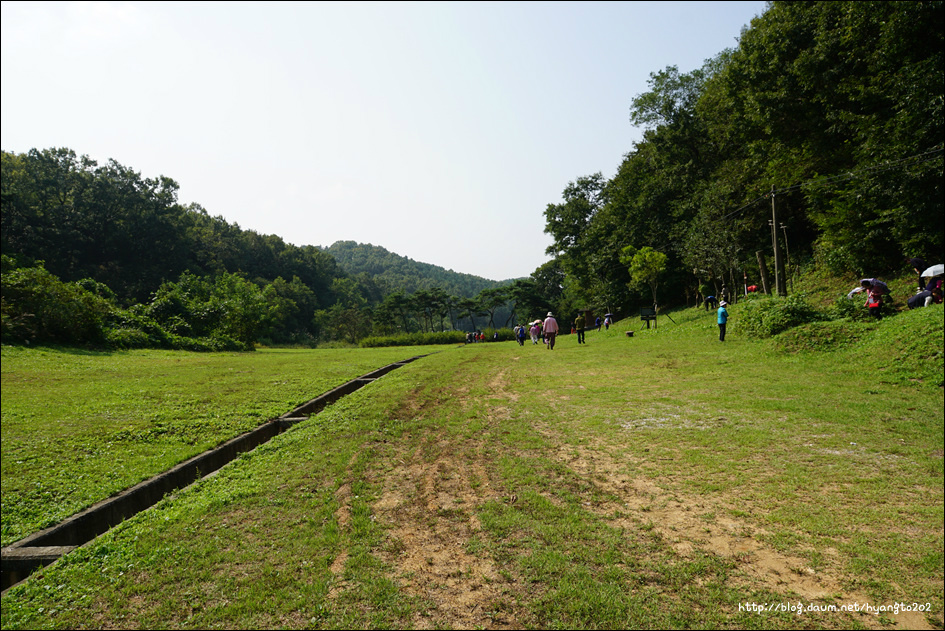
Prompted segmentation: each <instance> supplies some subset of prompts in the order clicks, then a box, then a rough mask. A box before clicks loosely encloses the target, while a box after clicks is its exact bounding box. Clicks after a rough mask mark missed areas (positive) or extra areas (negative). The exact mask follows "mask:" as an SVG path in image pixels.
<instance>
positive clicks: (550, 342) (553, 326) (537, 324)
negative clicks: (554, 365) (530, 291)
mask: <svg viewBox="0 0 945 631" xmlns="http://www.w3.org/2000/svg"><path fill="white" fill-rule="evenodd" d="M558 331H559V327H558V321H557V320H556V319H555V317H554V315H553V314H552V313H551V312H550V311H549V312H548V315H547V316H545V319H544V320H535V321H534V322H532V323H531V324H528V325H525V324H520V325H518V326H517V327H515V339H516V340H517V341H518V345H519V346H525V337H526V335H529V334H530V335H531V338H532V344H538V340H539V339H540V340H542V341H543V342H544V344H545V346H546V348H548V350H552V351H553V350H554V349H555V339H556V338H557V337H558ZM583 337H584V332H583V331H582V332H581V338H582V339H581V340H580V341H583Z"/></svg>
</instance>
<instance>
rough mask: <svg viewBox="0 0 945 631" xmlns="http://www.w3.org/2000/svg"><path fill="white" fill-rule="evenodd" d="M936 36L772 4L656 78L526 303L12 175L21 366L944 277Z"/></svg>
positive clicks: (868, 10) (438, 276) (467, 281)
mask: <svg viewBox="0 0 945 631" xmlns="http://www.w3.org/2000/svg"><path fill="white" fill-rule="evenodd" d="M942 22H943V6H942V2H940V1H920V2H772V3H770V4H769V6H768V8H767V10H766V11H765V12H764V13H763V14H762V15H761V16H759V17H757V18H755V19H754V20H753V21H752V23H751V25H750V26H749V27H747V28H746V29H745V30H744V31H743V32H742V34H741V37H740V39H739V42H738V45H737V47H735V48H733V49H728V50H724V51H720V52H719V53H718V54H717V55H716V56H715V57H714V58H712V59H710V60H707V61H706V62H705V64H704V65H703V67H701V68H699V69H696V70H693V71H691V72H688V73H684V72H680V71H679V69H678V68H677V67H674V66H669V67H666V68H664V69H662V70H658V71H655V72H652V73H651V74H650V80H649V88H650V89H649V91H647V92H645V93H643V94H640V95H637V97H636V98H634V99H633V101H632V103H629V104H628V107H629V121H628V122H629V124H633V125H636V126H638V127H640V128H642V129H644V134H643V138H642V140H641V141H640V142H638V143H636V144H635V145H634V146H633V147H632V148H628V152H627V153H626V154H625V155H624V156H623V159H622V161H621V162H620V164H619V168H618V170H617V173H616V175H615V176H614V177H613V178H611V179H606V178H604V177H603V176H602V175H601V174H600V173H596V174H589V175H583V176H576V177H575V179H574V181H573V182H570V183H569V184H568V186H567V187H566V188H565V189H564V191H563V192H562V199H561V201H560V202H558V203H549V204H548V205H547V208H546V209H545V210H544V218H545V232H547V233H548V234H549V235H550V236H551V237H552V239H553V244H552V246H550V247H549V250H548V254H550V255H551V256H552V260H551V261H549V262H548V263H546V264H544V265H542V266H541V267H539V268H538V269H536V270H535V271H534V272H533V273H532V274H531V275H530V276H529V277H527V278H520V279H514V280H511V279H510V280H505V281H490V280H487V279H482V278H478V277H475V276H470V275H465V274H457V273H455V272H450V271H447V270H443V269H442V268H438V267H436V266H432V265H428V264H424V263H417V262H414V261H411V260H410V259H407V258H405V257H401V256H398V255H395V254H392V253H390V252H388V251H387V250H385V249H384V248H382V247H379V246H372V245H360V244H357V243H354V242H350V241H348V242H338V243H335V244H334V245H332V246H330V247H328V248H320V247H317V246H304V247H299V246H294V245H291V244H287V243H285V242H284V241H283V240H282V238H280V237H278V236H275V235H260V234H258V233H256V232H254V231H253V230H251V229H244V228H241V227H240V226H238V225H235V224H230V223H228V222H227V221H225V220H224V219H223V218H222V217H220V216H212V215H211V214H210V213H208V212H207V210H205V209H204V208H202V207H200V206H199V205H197V204H190V205H186V206H184V205H181V204H180V203H178V200H177V190H178V185H177V183H176V182H175V181H174V180H172V179H170V178H168V177H164V176H161V177H158V178H146V177H142V175H141V174H140V173H138V172H136V171H135V170H134V169H133V168H131V167H128V166H124V165H121V164H118V163H117V162H115V161H114V160H109V161H108V162H107V163H106V164H103V165H100V164H98V163H97V162H95V161H93V160H91V159H90V158H88V157H87V156H82V155H78V154H77V153H76V152H75V151H74V150H72V149H68V148H49V149H33V150H30V151H28V152H26V153H23V154H14V153H9V152H6V151H4V152H3V153H2V176H0V180H2V182H0V186H2V191H0V192H2V197H0V206H2V240H0V247H2V256H3V259H2V275H3V276H2V336H3V342H4V343H30V344H37V343H59V344H79V345H91V346H104V347H112V348H134V347H164V348H189V349H193V350H222V349H252V348H253V347H254V345H256V344H269V345H303V346H315V345H320V344H321V345H325V344H333V343H341V344H354V343H357V342H358V341H359V340H362V339H364V338H366V337H369V336H384V335H398V334H405V333H416V332H429V333H432V332H434V331H449V330H472V329H481V328H497V329H500V328H505V327H508V326H511V325H513V324H515V323H517V322H516V320H517V319H524V318H528V317H531V316H534V315H535V314H539V315H540V314H543V313H544V312H545V311H548V310H552V311H555V312H556V313H575V312H576V311H577V310H578V309H592V310H594V311H595V312H596V313H602V312H604V311H605V310H606V311H611V312H614V313H618V314H620V313H623V314H626V313H629V312H630V310H631V309H632V308H636V307H638V306H640V305H649V304H655V303H659V305H660V306H664V307H670V306H679V305H685V304H694V303H695V301H697V300H700V299H701V297H702V296H703V295H704V294H706V293H707V292H709V291H711V292H717V291H718V289H719V287H720V286H721V285H724V284H728V286H730V287H738V286H741V285H742V284H743V283H744V284H761V282H760V281H761V279H760V278H759V276H760V269H761V266H762V265H764V266H770V267H771V268H772V269H777V266H778V265H779V264H780V265H784V266H786V272H785V273H791V270H794V269H801V268H803V267H810V266H816V267H819V268H821V269H824V270H826V271H828V272H830V273H834V274H838V275H842V274H856V275H863V276H883V275H893V274H897V273H901V272H903V271H904V270H906V269H907V268H908V265H907V263H906V261H907V260H908V259H910V258H912V257H922V258H924V259H925V260H928V261H930V262H939V261H941V260H942V258H943V254H945V244H943V239H945V236H943V235H945V213H943V208H945V199H943V194H942V184H943V138H945V133H943V131H945V130H943V100H945V94H943V93H945V89H943V86H945V65H943V54H945V52H943V51H945V45H943V44H945V43H943V24H942ZM773 208H776V211H777V223H776V224H775V225H772V217H773V214H772V211H773ZM537 210H538V209H536V212H537ZM775 245H777V247H778V248H783V251H784V252H785V255H786V257H785V258H786V261H785V262H784V263H779V261H778V260H776V258H775V257H774V251H775ZM657 255H658V257H657ZM644 259H646V260H648V261H656V262H657V263H656V265H655V267H654V266H652V265H651V266H649V267H647V266H646V265H642V262H643V260H644ZM782 276H783V274H782ZM771 293H779V292H778V291H777V288H774V289H773V290H772V291H771Z"/></svg>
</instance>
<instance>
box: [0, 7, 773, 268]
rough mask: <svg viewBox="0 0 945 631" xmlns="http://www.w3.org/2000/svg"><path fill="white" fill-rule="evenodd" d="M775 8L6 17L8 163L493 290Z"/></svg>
mask: <svg viewBox="0 0 945 631" xmlns="http://www.w3.org/2000/svg"><path fill="white" fill-rule="evenodd" d="M765 6H766V3H765V2H755V1H751V2H639V1H638V2H379V3H374V2H206V3H204V2H154V3H152V2H19V1H9V2H8V1H4V2H2V16H0V18H2V19H0V30H2V55H0V64H2V72H0V118H2V133H0V143H2V147H0V148H2V149H3V150H4V151H7V152H12V153H25V152H27V151H29V150H30V149H34V148H35V149H49V148H58V147H67V148H69V149H72V150H73V151H75V152H76V154H77V155H80V156H81V155H87V156H89V157H90V158H92V159H94V160H96V161H98V163H99V164H104V163H106V162H107V161H108V160H109V159H113V160H115V161H116V162H118V163H119V164H121V165H123V166H125V167H128V168H131V169H133V170H134V171H136V172H138V173H140V174H141V175H142V177H146V178H155V177H158V176H161V175H163V176H167V177H169V178H171V179H173V180H174V181H176V182H177V183H178V185H179V186H180V189H179V191H178V201H179V202H180V203H182V204H191V203H195V204H199V205H200V206H201V207H203V208H204V209H205V210H206V211H207V212H208V213H209V214H210V215H212V216H222V217H223V218H225V219H226V220H227V221H228V222H230V223H235V224H238V225H239V226H240V228H242V229H244V230H253V231H255V232H257V233H260V234H275V235H278V236H279V237H281V238H282V239H283V240H284V241H286V242H287V243H292V244H295V245H299V246H303V245H318V246H325V247H327V246H330V245H331V244H332V243H334V242H336V241H356V242H358V243H369V244H373V245H377V246H381V247H384V248H386V249H387V250H389V251H391V252H394V253H396V254H399V255H402V256H406V257H408V258H411V259H413V260H415V261H418V262H423V263H431V264H434V265H439V266H441V267H444V268H446V269H451V270H453V271H456V272H462V273H466V274H474V275H476V276H481V277H484V278H488V279H491V280H506V279H510V278H520V277H523V276H528V275H529V274H531V273H532V272H533V271H535V269H536V268H538V267H539V266H541V265H542V264H544V263H545V262H547V261H548V260H550V257H549V256H548V255H546V253H545V251H546V249H547V247H548V246H549V245H551V237H550V236H549V235H547V234H545V232H544V228H545V221H544V212H545V209H546V208H547V206H548V205H549V204H558V203H561V202H562V192H563V191H564V189H565V188H566V187H567V186H568V184H569V183H571V182H574V181H576V180H577V179H578V178H580V177H583V176H586V175H592V174H595V173H602V174H603V175H604V177H606V178H611V177H613V175H614V174H615V173H616V171H617V168H618V167H619V165H620V163H621V161H622V160H623V157H624V156H625V155H626V154H627V153H629V152H631V151H632V150H633V146H634V143H635V142H638V141H639V140H640V139H641V138H642V130H641V129H639V128H635V127H634V126H633V125H632V123H631V122H630V107H631V103H632V100H633V98H634V97H636V96H637V95H639V94H642V93H644V92H646V91H648V90H649V85H648V80H649V78H650V75H651V73H655V72H659V71H660V70H662V69H664V68H666V67H667V66H677V67H678V68H679V70H680V71H681V72H690V71H692V70H694V69H696V68H699V67H701V66H702V64H703V63H704V62H705V60H707V59H710V58H712V57H714V56H715V55H717V54H718V53H719V52H721V51H723V50H724V49H726V48H733V47H735V46H736V45H737V43H738V37H739V35H740V33H741V31H742V29H743V28H744V27H746V26H748V25H749V24H750V22H751V19H752V18H753V17H756V16H758V15H760V14H761V13H763V12H764V10H765Z"/></svg>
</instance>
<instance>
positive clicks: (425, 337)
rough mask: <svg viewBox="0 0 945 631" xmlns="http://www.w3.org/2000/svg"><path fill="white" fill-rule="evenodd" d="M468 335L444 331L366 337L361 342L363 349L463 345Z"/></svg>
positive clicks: (460, 332)
mask: <svg viewBox="0 0 945 631" xmlns="http://www.w3.org/2000/svg"><path fill="white" fill-rule="evenodd" d="M465 341H466V334H465V333H463V332H462V331H444V332H443V333H403V334H401V335H390V336H386V337H366V338H364V339H362V340H361V347H362V348H378V347H386V346H428V345H433V344H462V343H464V342H465Z"/></svg>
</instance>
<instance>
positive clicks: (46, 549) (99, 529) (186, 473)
mask: <svg viewBox="0 0 945 631" xmlns="http://www.w3.org/2000/svg"><path fill="white" fill-rule="evenodd" d="M422 357H426V355H418V356H416V357H411V358H410V359H406V360H404V361H400V362H396V363H393V364H390V365H387V366H384V367H383V368H380V369H378V370H375V371H374V372H370V373H368V374H366V375H362V376H361V377H358V378H357V379H352V380H351V381H349V382H348V383H346V384H343V385H341V386H338V387H337V388H335V389H334V390H330V391H328V392H326V393H325V394H323V395H321V396H318V397H316V398H314V399H312V400H311V401H308V402H307V403H304V404H302V405H300V406H299V407H297V408H295V409H294V410H292V411H291V412H287V413H285V414H283V415H282V416H280V417H279V418H276V419H273V420H270V421H267V422H266V423H265V424H264V425H261V426H259V427H257V428H256V429H254V430H253V431H251V432H247V433H245V434H243V435H241V436H237V437H236V438H234V439H232V440H229V441H227V442H225V443H223V444H222V445H220V446H219V447H217V448H215V449H211V450H210V451H206V452H204V453H202V454H200V455H198V456H194V457H193V458H191V459H190V460H187V461H185V462H182V463H180V464H179V465H177V466H176V467H174V468H173V469H170V470H169V471H165V472H164V473H161V474H158V475H156V476H154V477H153V478H151V479H150V480H145V481H144V482H141V483H140V484H137V485H135V486H133V487H131V488H130V489H126V490H125V491H122V492H121V493H119V494H118V495H115V496H114V497H111V498H109V499H107V500H103V501H101V502H99V503H98V504H95V505H94V506H91V507H89V508H87V509H85V510H84V511H82V512H80V513H77V514H75V515H73V516H72V517H69V518H68V519H66V520H65V521H63V522H61V523H59V524H56V525H55V526H51V527H49V528H46V529H45V530H41V531H39V532H36V533H33V534H32V535H30V536H28V537H26V538H25V539H21V540H19V541H17V542H16V543H14V544H12V545H10V546H8V547H6V548H3V558H2V562H3V563H2V565H3V567H2V570H3V571H2V575H3V576H2V579H3V583H2V589H3V591H4V592H6V590H7V589H8V588H9V587H12V586H13V585H15V584H17V583H19V582H20V581H22V580H25V579H26V578H27V577H28V576H29V575H30V573H31V572H33V571H34V570H36V569H38V568H41V567H44V566H46V565H49V564H50V563H52V562H53V561H55V560H57V559H58V558H59V557H61V556H63V555H64V554H67V553H68V552H71V551H72V550H74V549H75V548H77V547H79V546H81V545H83V544H85V543H88V542H89V541H91V540H92V539H94V538H95V537H97V536H99V535H100V534H102V533H104V532H106V531H107V530H109V529H110V528H112V527H114V526H117V525H118V524H120V523H121V522H122V521H124V520H125V519H128V518H129V517H131V516H132V515H135V514H137V513H140V512H141V511H143V510H145V509H147V508H150V507H151V506H154V505H155V504H157V503H158V502H159V501H160V500H161V499H162V498H163V497H164V496H165V495H167V494H168V493H170V492H172V491H175V490H177V489H181V488H184V487H185V486H188V485H190V484H192V483H193V482H196V481H197V480H199V479H200V478H202V477H204V476H207V475H209V474H211V473H213V472H215V471H216V470H217V469H219V468H220V467H222V466H223V465H225V464H227V463H229V462H230V461H232V460H234V459H235V458H236V457H237V456H239V455H240V454H242V453H245V452H247V451H251V450H253V449H255V448H256V447H258V446H259V445H262V444H263V443H266V442H269V441H270V440H271V439H272V438H273V437H275V436H277V435H278V434H281V433H282V432H284V431H285V430H287V429H289V428H290V427H292V426H293V425H295V424H296V423H298V422H300V421H304V420H306V419H308V418H309V417H310V416H312V415H313V414H317V413H318V412H321V411H322V409H324V408H325V406H327V405H329V404H331V403H334V402H335V401H337V400H338V399H340V398H341V397H343V396H345V395H348V394H351V393H352V392H354V391H355V390H358V389H359V388H362V387H364V386H366V385H367V384H369V383H371V382H372V381H374V380H375V379H377V378H378V377H382V376H383V375H386V374H387V373H389V372H391V371H392V370H396V369H397V368H400V367H401V366H404V365H406V364H409V363H410V362H412V361H415V360H417V359H420V358H422Z"/></svg>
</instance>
